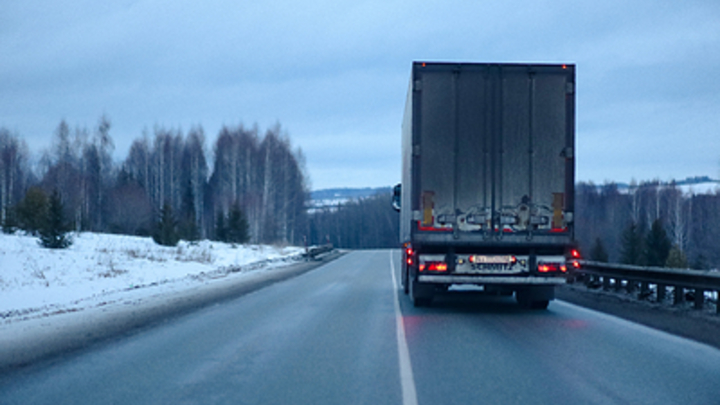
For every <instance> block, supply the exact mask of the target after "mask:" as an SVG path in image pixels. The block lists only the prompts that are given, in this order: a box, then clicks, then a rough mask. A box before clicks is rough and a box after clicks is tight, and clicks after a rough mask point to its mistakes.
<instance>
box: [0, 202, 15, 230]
mask: <svg viewBox="0 0 720 405" xmlns="http://www.w3.org/2000/svg"><path fill="white" fill-rule="evenodd" d="M17 229H18V219H17V214H16V209H15V207H7V208H5V219H3V222H2V231H3V233H7V234H11V233H14V232H15V231H16V230H17Z"/></svg>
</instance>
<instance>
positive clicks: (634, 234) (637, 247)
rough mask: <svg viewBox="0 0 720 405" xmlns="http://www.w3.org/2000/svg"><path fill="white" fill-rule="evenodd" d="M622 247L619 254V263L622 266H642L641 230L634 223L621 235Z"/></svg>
mask: <svg viewBox="0 0 720 405" xmlns="http://www.w3.org/2000/svg"><path fill="white" fill-rule="evenodd" d="M621 241H622V246H621V252H620V261H621V262H622V263H624V264H634V265H640V264H642V261H643V260H642V259H643V257H642V254H643V236H642V230H640V228H639V227H638V226H637V224H636V223H635V222H632V223H630V225H628V227H627V228H625V230H624V231H623V233H622V236H621Z"/></svg>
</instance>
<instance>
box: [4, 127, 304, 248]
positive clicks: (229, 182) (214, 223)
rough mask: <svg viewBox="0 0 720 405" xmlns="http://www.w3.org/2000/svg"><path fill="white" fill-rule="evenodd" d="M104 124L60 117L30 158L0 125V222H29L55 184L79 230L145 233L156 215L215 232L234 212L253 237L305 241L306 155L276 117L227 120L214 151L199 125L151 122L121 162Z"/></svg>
mask: <svg viewBox="0 0 720 405" xmlns="http://www.w3.org/2000/svg"><path fill="white" fill-rule="evenodd" d="M110 129H111V123H110V121H109V119H107V118H106V117H102V118H101V119H100V120H99V122H98V125H97V126H96V127H95V128H94V130H92V131H89V130H87V129H86V128H74V129H71V128H70V127H69V126H68V124H67V123H66V122H65V121H64V120H63V121H62V122H60V124H59V125H58V127H57V129H56V130H55V133H54V136H53V142H52V147H51V148H50V149H49V150H47V151H45V152H44V153H43V154H42V156H41V157H40V158H39V161H38V163H36V164H34V165H31V156H30V152H29V151H28V148H27V146H26V144H25V142H24V141H23V140H22V139H21V138H20V137H19V136H18V135H17V134H13V133H11V132H10V131H9V130H7V129H5V128H0V210H1V211H0V214H1V215H0V219H1V220H2V224H3V229H4V230H5V231H12V230H13V229H15V228H20V229H25V230H27V231H31V232H33V231H36V230H37V228H38V227H39V226H40V225H39V224H37V221H38V220H39V219H41V218H42V217H43V215H44V212H45V211H46V210H47V200H48V196H50V195H51V194H52V193H53V192H54V191H57V192H58V193H59V194H60V196H61V198H62V202H63V206H64V211H65V217H66V218H68V219H69V221H70V223H71V225H72V229H74V230H76V231H93V232H111V233H121V234H128V235H150V234H152V233H153V232H154V231H155V229H156V228H157V227H158V224H159V221H160V217H161V214H163V215H164V217H163V218H164V220H168V215H170V219H169V220H170V221H171V224H172V226H173V228H174V229H175V228H176V229H177V232H178V234H179V235H178V236H179V237H180V238H183V239H187V240H195V239H219V237H220V236H222V235H221V233H222V234H224V233H225V232H224V230H223V229H219V228H218V224H223V223H228V221H230V223H232V221H233V220H234V218H235V219H238V218H239V219H238V220H237V221H235V222H238V221H240V222H242V224H243V226H244V228H246V229H243V231H244V230H247V231H248V235H247V236H248V238H249V241H251V242H254V243H281V244H297V245H300V244H302V243H303V242H304V240H305V239H304V237H305V235H306V234H307V233H308V225H309V222H308V217H307V213H306V202H307V200H308V195H309V191H308V189H307V184H308V180H307V178H306V174H305V172H304V157H303V154H302V152H301V151H300V150H299V149H298V150H293V149H292V148H291V145H290V140H289V138H288V136H287V135H286V134H285V133H284V132H283V131H282V129H281V127H280V125H279V124H278V125H276V126H274V127H272V128H270V129H268V130H266V131H265V132H264V133H263V134H262V135H261V133H260V130H259V129H258V128H257V126H255V127H253V128H245V127H243V126H242V125H240V126H237V127H224V128H222V130H221V131H220V133H219V134H218V137H217V140H216V141H215V143H214V144H213V146H212V153H208V150H207V147H206V139H205V134H204V132H203V129H202V127H195V128H192V129H190V131H189V132H188V133H187V134H183V133H182V131H179V130H172V129H166V128H163V127H155V128H154V130H153V134H152V135H150V134H148V133H143V135H142V136H141V137H139V138H138V139H135V140H134V142H133V143H132V146H131V147H130V150H129V153H128V156H127V157H126V158H125V160H124V161H122V162H120V163H119V164H116V163H114V162H113V160H112V157H111V156H112V152H113V149H114V143H113V140H112V138H111V135H110ZM240 214H241V215H240ZM243 221H244V222H243Z"/></svg>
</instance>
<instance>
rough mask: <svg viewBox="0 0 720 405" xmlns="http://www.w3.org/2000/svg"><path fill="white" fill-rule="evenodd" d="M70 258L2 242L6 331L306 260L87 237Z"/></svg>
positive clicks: (289, 254) (247, 249) (294, 252)
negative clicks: (25, 322)
mask: <svg viewBox="0 0 720 405" xmlns="http://www.w3.org/2000/svg"><path fill="white" fill-rule="evenodd" d="M74 240H75V242H74V243H73V245H72V246H70V248H68V249H65V250H51V249H43V248H41V247H40V246H38V243H37V238H34V237H30V236H19V235H0V324H8V323H14V322H18V321H22V320H28V319H33V318H38V317H47V316H51V315H54V314H61V313H65V312H75V311H82V310H84V309H87V308H91V307H98V306H104V305H108V304H111V303H115V302H120V301H127V300H128V299H134V300H137V299H142V298H147V297H151V296H157V295H158V294H163V293H167V292H173V291H181V290H185V289H188V288H192V287H193V286H197V285H199V284H202V283H207V282H208V281H210V280H213V279H218V278H225V277H230V276H232V277H242V276H243V275H245V274H247V273H248V272H253V271H263V270H267V269H269V268H273V267H277V266H280V265H283V264H286V263H288V262H293V261H297V260H299V258H300V256H301V254H302V252H303V249H301V248H298V247H283V248H281V247H275V246H257V245H253V246H235V247H234V246H232V245H229V244H225V243H220V242H210V241H202V242H198V243H197V244H189V243H186V242H180V244H179V245H178V246H177V247H163V246H159V245H157V244H155V243H154V242H153V241H152V239H150V238H142V237H134V236H122V235H106V234H92V233H83V234H79V235H75V237H74Z"/></svg>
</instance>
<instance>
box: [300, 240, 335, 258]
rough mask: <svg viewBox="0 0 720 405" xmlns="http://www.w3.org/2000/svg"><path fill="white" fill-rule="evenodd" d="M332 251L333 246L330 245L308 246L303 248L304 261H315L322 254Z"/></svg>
mask: <svg viewBox="0 0 720 405" xmlns="http://www.w3.org/2000/svg"><path fill="white" fill-rule="evenodd" d="M332 250H333V245H332V244H331V243H328V244H326V245H318V246H310V247H306V248H305V253H304V254H303V256H305V258H306V259H315V258H316V257H317V256H320V255H321V254H323V253H328V252H330V251H332Z"/></svg>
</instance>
